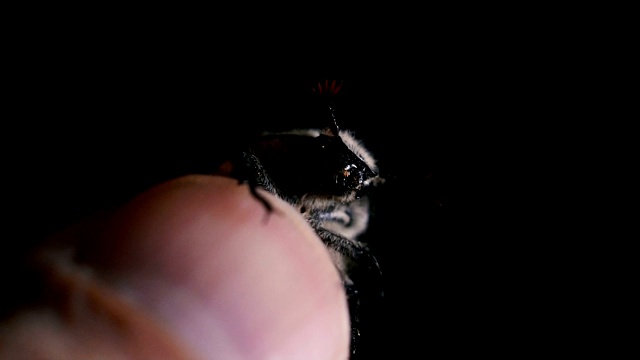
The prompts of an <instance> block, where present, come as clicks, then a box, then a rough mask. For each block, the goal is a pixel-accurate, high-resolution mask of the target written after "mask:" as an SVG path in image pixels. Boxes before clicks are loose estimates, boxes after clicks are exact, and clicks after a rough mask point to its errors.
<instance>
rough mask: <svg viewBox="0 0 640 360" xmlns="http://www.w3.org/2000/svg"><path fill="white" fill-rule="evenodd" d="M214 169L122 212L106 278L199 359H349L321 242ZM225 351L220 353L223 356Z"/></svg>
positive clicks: (338, 299)
mask: <svg viewBox="0 0 640 360" xmlns="http://www.w3.org/2000/svg"><path fill="white" fill-rule="evenodd" d="M261 194H262V195H263V196H264V198H265V199H266V200H267V201H269V203H270V204H272V205H273V206H274V209H275V210H276V211H275V212H273V213H269V214H268V218H267V221H264V215H265V212H266V211H267V209H265V207H264V206H263V205H262V204H261V203H260V202H259V201H257V200H256V199H255V198H254V197H253V196H251V195H250V193H249V189H248V187H247V186H246V185H244V186H239V185H238V183H237V181H236V180H234V179H229V178H224V177H217V176H188V177H183V178H179V179H176V180H172V181H169V182H167V183H164V184H161V185H159V186H157V187H155V188H153V189H150V190H149V191H148V192H146V193H144V194H141V195H140V196H139V197H138V198H136V199H134V200H133V201H132V202H131V203H130V204H128V205H127V206H126V207H125V208H124V209H123V210H122V212H120V213H119V214H118V215H117V216H116V217H114V221H113V223H112V224H111V226H112V228H111V230H110V231H109V232H108V233H107V234H108V235H107V236H106V237H104V238H103V240H102V241H103V242H105V244H108V245H107V246H106V247H109V248H110V250H109V251H104V252H102V254H103V256H102V257H101V258H100V259H99V261H96V263H97V264H99V268H100V269H101V271H102V274H103V276H104V278H105V279H106V280H107V281H109V282H110V283H111V284H113V286H114V287H116V288H118V289H120V290H121V291H122V292H123V293H126V294H128V296H129V297H131V298H132V299H134V300H135V302H137V303H138V304H143V305H144V307H145V310H148V311H150V312H151V313H153V314H155V315H156V316H158V317H159V318H160V319H162V321H164V322H166V324H167V326H169V327H170V328H172V329H173V330H175V332H176V333H177V334H178V336H181V337H183V338H184V339H185V341H186V342H187V343H189V344H190V345H191V346H193V347H194V348H195V349H197V351H198V352H200V353H201V354H203V355H204V356H205V358H206V357H208V356H207V355H211V354H216V355H217V357H216V358H220V356H221V357H222V358H230V359H233V358H237V359H252V358H265V357H266V358H268V357H269V356H273V357H278V358H281V359H300V358H305V359H340V358H343V359H346V358H348V348H349V316H348V307H347V302H346V297H345V294H344V289H343V287H342V285H341V281H340V277H339V275H338V273H337V270H336V269H335V266H334V265H333V263H332V262H331V259H330V256H329V254H328V252H327V251H326V248H325V247H324V245H323V244H322V242H321V240H320V239H319V238H318V237H317V236H316V234H315V233H314V232H313V230H312V229H311V227H310V226H309V225H308V224H307V223H306V222H305V221H304V219H302V217H301V216H300V214H298V213H297V212H296V211H295V210H294V209H293V208H292V207H290V206H289V205H288V204H286V203H284V202H283V201H282V200H280V199H278V198H276V197H274V196H272V195H271V194H268V193H266V192H262V193H261ZM222 354H224V355H222Z"/></svg>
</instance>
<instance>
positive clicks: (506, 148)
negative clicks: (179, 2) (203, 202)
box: [3, 34, 575, 355]
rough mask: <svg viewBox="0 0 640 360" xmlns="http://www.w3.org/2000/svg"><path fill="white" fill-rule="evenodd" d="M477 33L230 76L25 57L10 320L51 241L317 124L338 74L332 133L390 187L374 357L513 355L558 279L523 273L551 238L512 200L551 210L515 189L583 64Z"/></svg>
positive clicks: (377, 239) (195, 58) (206, 70)
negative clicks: (270, 136) (359, 147)
mask: <svg viewBox="0 0 640 360" xmlns="http://www.w3.org/2000/svg"><path fill="white" fill-rule="evenodd" d="M467 35H468V36H464V37H459V38H457V37H456V38H455V39H456V41H453V42H445V41H442V42H441V43H433V42H430V43H428V44H425V47H426V48H427V49H430V51H429V52H428V53H426V55H425V54H424V53H422V52H421V51H420V50H419V49H417V50H416V51H409V50H405V51H395V52H391V55H389V54H388V53H387V54H386V55H385V54H384V53H383V52H376V51H374V52H372V53H371V54H370V55H371V57H368V56H364V57H358V58H357V60H356V59H354V60H351V61H346V62H345V63H344V64H342V63H341V64H340V65H339V66H337V65H336V64H335V63H334V62H333V61H331V60H330V58H331V57H330V56H327V55H326V54H323V53H321V54H317V55H316V57H317V59H316V60H319V61H314V62H313V64H310V63H307V62H304V61H301V62H299V63H297V62H296V61H295V59H290V60H289V62H288V63H285V64H279V66H277V67H275V66H274V67H271V66H269V65H267V66H265V64H264V62H265V60H264V59H265V58H268V57H269V56H268V54H269V53H268V52H265V53H260V54H259V55H262V57H263V58H262V59H263V60H261V61H257V60H252V59H251V58H250V57H247V58H246V59H242V61H239V64H232V63H233V61H224V59H225V55H226V54H225V53H219V54H215V55H214V56H208V57H206V58H203V57H201V56H200V54H199V53H193V52H179V51H176V50H173V49H165V48H163V47H162V46H159V44H155V46H152V47H148V46H146V45H142V44H138V43H135V42H131V43H127V44H124V45H122V46H120V45H118V46H115V45H114V46H112V47H108V48H107V49H104V48H102V47H92V46H88V47H86V48H83V49H86V51H80V52H78V51H73V50H72V48H66V47H64V46H62V47H60V46H59V44H58V45H56V46H53V47H50V48H47V47H43V48H39V50H37V51H35V53H34V52H30V53H29V55H28V56H24V57H23V58H20V61H21V64H20V66H19V67H17V68H16V74H17V77H18V78H19V80H20V81H18V82H17V84H16V86H15V88H14V89H13V94H12V95H11V96H10V98H9V101H10V102H11V103H12V104H13V105H14V106H13V107H12V108H14V109H16V110H17V111H16V112H14V113H13V114H12V115H11V116H10V118H9V119H7V120H6V123H7V124H6V130H7V131H6V132H5V138H6V140H7V141H6V143H7V144H8V145H10V146H9V147H8V149H7V150H5V156H6V158H7V159H8V162H7V163H6V167H5V169H6V170H7V171H6V176H5V177H6V178H7V180H8V181H9V186H8V187H7V188H8V189H9V192H10V194H9V200H8V201H7V203H6V205H7V207H8V208H9V209H11V211H10V213H11V214H10V215H9V218H8V219H7V220H8V222H7V224H8V225H7V227H8V229H9V230H10V232H9V233H13V234H16V235H14V236H13V237H12V238H10V239H9V238H7V239H5V240H4V242H5V244H6V247H5V249H6V250H5V252H4V257H5V258H6V259H5V260H4V261H3V266H4V269H3V274H4V275H5V277H6V281H5V283H6V284H7V286H8V287H11V288H14V289H17V291H16V292H15V293H16V294H18V295H17V298H15V299H14V298H11V297H10V298H8V299H5V300H4V301H5V302H6V303H7V306H5V308H11V307H12V306H13V305H15V304H16V303H19V302H20V301H22V300H23V299H22V298H21V296H20V294H28V293H29V291H30V290H29V286H30V284H28V283H25V281H24V280H23V278H22V277H21V273H20V272H19V271H18V272H16V271H15V270H13V269H14V266H16V263H19V261H20V254H23V253H26V252H28V251H29V250H30V249H31V247H32V246H35V245H37V244H38V243H39V241H40V240H41V239H42V238H43V237H45V236H46V235H48V234H50V233H52V232H54V231H56V230H58V229H61V228H63V227H64V226H66V225H68V224H70V223H73V222H74V221H77V220H79V219H82V218H83V217H84V216H87V215H90V214H92V213H94V212H96V211H100V210H103V209H111V208H114V207H116V206H118V205H119V204H122V203H123V202H125V201H127V200H128V199H130V198H131V197H132V196H135V194H137V193H139V192H141V191H144V190H145V189H147V188H149V187H150V186H152V185H154V184H157V183H159V182H161V181H164V180H167V179H170V178H174V177H177V176H180V175H184V174H189V173H209V172H211V171H213V169H214V168H215V165H217V164H218V163H219V162H220V161H221V160H223V159H225V158H226V157H227V156H228V155H229V154H231V153H233V152H234V151H236V149H237V145H238V144H241V143H242V141H244V140H246V139H247V138H248V137H249V136H250V135H252V134H255V133H259V132H260V131H263V130H280V129H289V128H308V127H317V126H320V124H318V121H317V118H316V116H317V113H316V112H315V111H316V108H315V107H314V106H313V104H312V102H311V101H310V100H309V99H310V97H309V92H310V89H311V87H312V86H313V85H314V84H315V83H316V82H317V81H323V80H325V79H338V80H342V81H343V90H342V92H341V96H340V99H339V103H338V106H337V109H336V111H337V119H338V122H339V123H338V125H339V126H340V127H341V128H343V129H350V130H353V131H354V132H355V135H356V137H357V138H359V139H361V140H362V141H363V143H364V144H365V146H366V147H367V148H369V150H371V152H372V153H373V154H374V156H375V157H376V158H377V159H378V165H379V167H380V169H381V171H382V172H383V175H384V176H385V177H386V178H387V179H388V182H387V183H386V184H385V185H384V186H382V187H380V188H379V189H376V191H375V192H374V193H373V194H372V206H373V209H372V212H373V217H372V220H371V227H370V230H371V232H370V233H367V234H366V235H365V236H364V238H363V239H364V240H366V241H367V242H368V243H369V244H370V247H371V248H372V250H373V252H374V253H375V254H376V256H377V257H378V259H379V261H380V265H381V268H382V271H383V279H384V287H385V302H384V304H383V305H381V307H380V308H379V309H370V310H371V311H373V312H374V313H375V314H376V316H375V317H374V318H372V319H373V320H369V321H368V323H367V326H368V329H371V330H370V333H369V335H368V336H369V337H368V343H367V344H365V345H363V346H365V347H363V350H362V351H363V352H365V353H367V352H369V351H370V352H371V353H374V354H375V353H377V352H378V351H382V350H389V349H393V351H396V352H400V353H402V352H407V353H411V352H413V351H416V350H418V351H420V353H424V352H425V351H427V352H431V353H437V352H446V353H449V354H452V355H455V354H463V353H464V354H468V353H476V352H482V353H485V354H495V353H505V352H507V353H508V352H509V351H510V350H509V349H508V348H505V347H504V343H505V342H508V343H510V344H511V345H512V346H513V345H514V344H523V343H527V344H530V342H531V336H530V335H531V333H530V331H524V330H523V329H524V328H528V327H529V326H528V325H529V324H534V323H538V322H539V320H534V319H535V317H536V316H537V315H539V314H540V313H541V312H542V311H541V310H540V309H541V308H540V307H537V306H534V307H531V306H530V305H531V304H532V300H531V299H538V300H540V301H533V303H536V304H537V305H539V304H540V303H543V304H544V302H545V301H546V299H544V298H542V299H540V296H541V295H540V294H536V293H535V291H532V290H527V289H536V288H537V287H538V286H540V284H538V282H539V281H540V280H539V278H536V277H535V276H532V274H531V272H532V271H536V270H539V271H546V270H544V268H543V267H540V266H539V264H538V265H537V267H534V268H533V269H530V268H529V267H528V266H527V265H526V264H531V263H532V259H533V258H534V257H535V254H539V252H540V250H539V249H538V248H537V247H536V246H543V247H544V242H543V243H542V245H540V243H539V242H535V240H534V239H533V236H532V232H531V231H533V230H531V229H530V228H519V227H518V225H519V223H520V221H521V216H523V217H524V216H526V215H524V213H523V212H521V210H520V208H519V207H518V208H517V207H511V204H513V203H514V202H518V201H524V200H525V199H526V201H527V203H528V204H531V205H532V208H533V207H535V208H539V206H540V205H543V204H545V203H546V200H547V198H546V196H545V194H544V193H543V192H538V190H537V189H536V188H530V189H531V191H532V192H534V193H535V194H536V195H540V196H531V193H527V194H526V195H525V192H523V189H521V188H518V187H517V186H516V187H515V188H514V187H513V184H514V183H518V182H519V181H520V180H521V179H522V178H523V177H528V176H535V174H537V173H539V172H540V170H541V168H540V164H539V163H536V162H535V161H532V158H533V156H532V153H535V152H536V151H538V150H539V149H540V148H541V147H544V146H541V145H540V144H539V143H536V142H535V141H532V140H531V137H532V136H533V137H535V134H537V133H538V132H540V131H541V129H542V131H543V132H544V131H546V129H548V123H547V122H548V121H551V120H549V119H550V118H549V117H548V116H547V115H549V114H550V113H551V112H552V108H554V105H557V104H558V103H560V102H564V101H566V99H567V98H568V93H569V92H570V90H569V89H571V88H573V86H575V84H574V83H572V81H573V79H574V77H573V75H572V74H571V71H570V70H569V69H572V67H571V65H572V64H571V63H570V62H571V60H566V59H564V58H562V57H561V56H557V52H556V51H554V50H553V49H551V50H550V51H547V52H544V53H538V52H535V51H531V49H530V48H529V47H526V46H518V45H517V43H515V42H514V41H513V40H515V39H506V38H505V39H503V40H499V41H495V40H493V41H490V39H491V38H490V37H483V36H482V35H476V36H477V37H474V35H473V34H467ZM458 40H459V41H458ZM520 41H522V38H521V39H520ZM72 45H73V46H75V45H77V44H72ZM73 46H72V47H73ZM551 46H554V45H551ZM555 46H558V45H557V44H556V45H555ZM396 50H397V49H396ZM556 50H558V51H560V50H559V48H558V49H556ZM327 51H329V55H331V49H330V48H329V49H328V50H327ZM176 54H179V55H176ZM377 55H380V57H376V56H377ZM382 55H385V56H387V57H388V56H391V58H390V60H385V59H387V58H385V57H384V56H382ZM323 57H324V58H326V59H325V61H322V60H323V59H322V58H323ZM282 65H284V66H282ZM296 66H297V67H296ZM283 68H284V70H283ZM565 70H567V71H566V72H565ZM558 74H559V76H558ZM552 77H553V81H551V78H552ZM570 84H571V86H570ZM551 118H552V119H556V118H555V117H551ZM523 143H524V144H527V145H528V144H533V145H534V147H533V148H531V147H528V146H527V145H524V146H523ZM523 150H524V151H523ZM505 188H507V189H508V191H507V195H505V194H504V193H505V191H504V189H505ZM505 224H507V225H505ZM529 230H531V231H529ZM536 244H537V245H536ZM553 285H555V284H553ZM370 319H371V318H370ZM527 346H528V345H527ZM425 349H427V350H425Z"/></svg>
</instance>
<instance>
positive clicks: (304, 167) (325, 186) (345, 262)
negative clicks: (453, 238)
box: [218, 80, 384, 358]
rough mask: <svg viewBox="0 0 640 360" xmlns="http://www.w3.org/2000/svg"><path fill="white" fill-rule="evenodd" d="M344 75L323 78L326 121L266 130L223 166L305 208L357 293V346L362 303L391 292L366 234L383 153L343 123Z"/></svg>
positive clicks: (353, 313) (351, 294)
mask: <svg viewBox="0 0 640 360" xmlns="http://www.w3.org/2000/svg"><path fill="white" fill-rule="evenodd" d="M341 87H342V82H337V81H331V82H329V81H328V80H326V81H324V83H323V82H318V83H317V84H316V85H315V86H314V87H313V88H312V94H314V95H313V96H317V98H318V99H320V101H321V102H322V103H323V104H324V112H325V113H324V116H325V118H324V122H325V127H324V128H321V129H315V128H314V129H291V130H288V131H282V132H264V133H262V134H260V135H259V136H256V137H255V138H253V139H251V140H250V141H248V142H247V143H246V144H245V145H244V146H243V149H242V150H241V151H239V152H238V153H237V154H235V155H234V156H233V157H232V158H231V159H230V160H228V161H226V162H224V163H223V164H222V166H220V168H219V169H218V174H222V175H226V176H230V177H233V178H236V179H238V180H239V182H240V183H243V184H248V185H249V188H250V190H251V193H252V194H253V196H254V197H255V198H256V199H257V200H258V201H260V202H262V204H264V206H265V208H266V210H267V214H271V213H272V211H273V208H272V207H271V205H270V204H269V202H268V201H267V200H266V199H265V198H263V197H262V196H261V195H260V194H259V193H258V192H257V189H258V188H261V189H264V190H266V191H268V192H270V193H272V194H273V195H275V196H277V197H279V198H281V199H283V200H284V201H286V202H287V203H289V204H291V205H292V206H293V207H294V208H295V209H297V210H298V211H299V212H300V214H301V215H302V216H303V218H304V219H305V220H306V221H307V222H308V223H309V224H310V225H311V227H312V228H313V229H314V231H315V232H316V234H317V235H318V236H319V237H320V239H321V240H322V241H323V242H324V244H325V245H326V247H327V249H328V250H329V252H330V255H331V258H332V260H333V262H334V264H335V266H336V268H337V269H338V271H339V273H340V275H341V279H342V282H343V284H344V286H345V290H346V293H347V296H348V300H349V310H350V317H351V330H352V331H351V332H352V339H351V340H352V341H351V353H352V358H353V357H354V356H355V354H356V350H357V349H358V344H359V343H360V341H361V340H360V338H361V336H362V331H361V328H360V325H361V315H362V314H361V311H360V310H361V308H362V307H361V304H362V301H365V298H367V297H369V296H373V297H375V298H378V299H379V298H382V297H383V296H384V293H383V290H382V288H381V280H380V278H381V270H380V266H379V264H378V261H377V259H376V257H375V256H374V255H373V254H372V253H371V251H370V249H369V248H368V247H367V246H366V244H365V243H363V242H361V241H360V240H358V237H359V236H360V235H361V234H363V233H364V232H365V231H366V229H367V226H368V223H369V218H370V211H369V206H370V204H369V199H368V197H367V194H368V192H369V191H370V190H371V189H372V188H373V187H375V186H378V185H380V184H382V183H384V178H382V177H381V176H380V173H379V170H378V167H377V165H376V160H375V158H374V157H373V155H372V154H371V152H370V151H369V150H367V149H366V148H365V147H364V145H363V144H362V142H361V141H360V140H358V139H356V137H355V135H354V133H353V132H351V131H348V130H341V129H340V128H339V127H338V125H337V120H336V109H335V103H334V101H333V100H334V99H335V97H336V96H337V95H338V94H339V92H340V89H341ZM360 276H362V277H368V278H370V279H371V278H373V279H374V280H368V281H367V283H368V284H375V285H374V287H373V290H372V289H366V291H365V289H363V287H362V286H360V283H359V282H358V281H354V277H358V278H359V277H360Z"/></svg>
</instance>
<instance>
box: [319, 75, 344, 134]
mask: <svg viewBox="0 0 640 360" xmlns="http://www.w3.org/2000/svg"><path fill="white" fill-rule="evenodd" d="M342 83H343V81H342V80H340V81H337V80H331V81H329V80H324V82H322V81H319V82H318V83H317V84H316V85H315V86H314V87H313V88H312V90H311V91H312V92H313V93H314V94H316V95H319V96H321V97H322V98H323V99H325V100H327V103H328V104H327V105H328V110H329V117H330V119H329V121H328V124H327V125H328V126H327V128H326V129H325V132H326V135H331V136H338V134H339V131H340V129H339V128H338V123H337V121H336V112H335V107H334V104H333V100H334V99H335V97H336V96H337V95H338V93H339V92H340V89H342Z"/></svg>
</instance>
